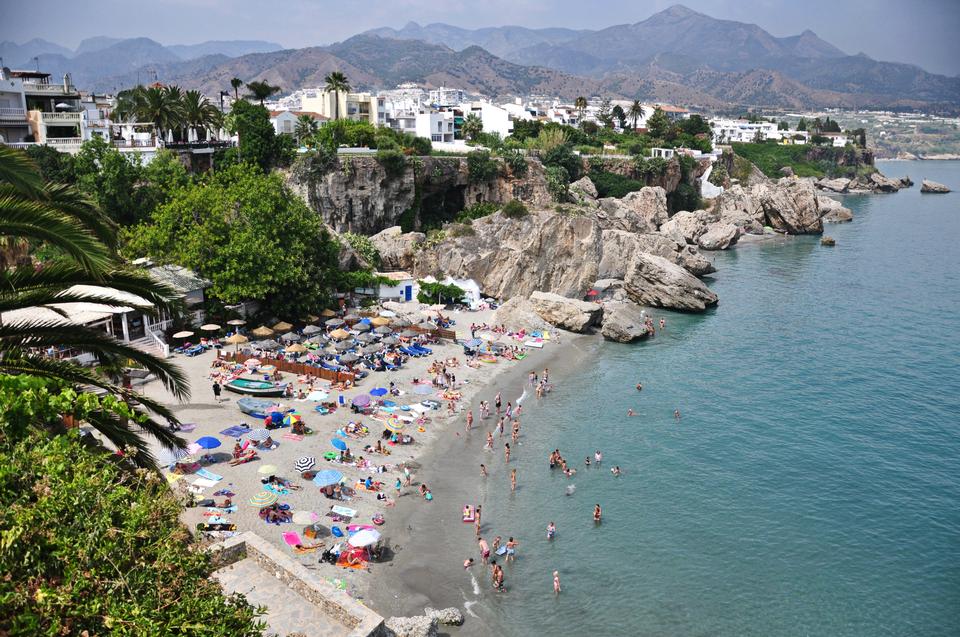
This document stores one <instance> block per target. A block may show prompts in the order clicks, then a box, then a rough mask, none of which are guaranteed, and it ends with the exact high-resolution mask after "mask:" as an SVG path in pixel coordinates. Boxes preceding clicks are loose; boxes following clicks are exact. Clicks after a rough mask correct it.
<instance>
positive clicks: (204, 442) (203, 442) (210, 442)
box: [197, 436, 222, 449]
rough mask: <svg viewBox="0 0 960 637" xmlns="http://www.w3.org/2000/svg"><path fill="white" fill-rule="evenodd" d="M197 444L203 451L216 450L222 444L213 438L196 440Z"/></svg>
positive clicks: (205, 437) (207, 437)
mask: <svg viewBox="0 0 960 637" xmlns="http://www.w3.org/2000/svg"><path fill="white" fill-rule="evenodd" d="M197 444H198V445H200V447H201V448H203V449H216V448H217V447H219V446H220V445H221V444H222V443H221V442H220V441H219V440H217V439H216V438H214V437H213V436H204V437H203V438H200V439H198V440H197Z"/></svg>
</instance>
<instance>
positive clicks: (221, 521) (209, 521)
mask: <svg viewBox="0 0 960 637" xmlns="http://www.w3.org/2000/svg"><path fill="white" fill-rule="evenodd" d="M207 524H230V520H228V519H227V518H225V517H223V516H220V515H215V516H213V517H210V518H207Z"/></svg>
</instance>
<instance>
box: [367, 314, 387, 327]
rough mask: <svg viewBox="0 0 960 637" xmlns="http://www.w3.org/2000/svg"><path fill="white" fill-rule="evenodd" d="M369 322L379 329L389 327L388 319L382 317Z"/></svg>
mask: <svg viewBox="0 0 960 637" xmlns="http://www.w3.org/2000/svg"><path fill="white" fill-rule="evenodd" d="M370 322H371V323H373V324H374V325H376V326H377V327H380V326H381V325H390V319H388V318H386V317H383V316H378V317H377V318H375V319H370Z"/></svg>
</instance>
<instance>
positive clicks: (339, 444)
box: [330, 438, 347, 451]
mask: <svg viewBox="0 0 960 637" xmlns="http://www.w3.org/2000/svg"><path fill="white" fill-rule="evenodd" d="M330 444H331V445H333V448H334V449H336V450H338V451H346V450H347V443H345V442H344V441H343V440H340V439H339V438H333V439H332V440H331V441H330Z"/></svg>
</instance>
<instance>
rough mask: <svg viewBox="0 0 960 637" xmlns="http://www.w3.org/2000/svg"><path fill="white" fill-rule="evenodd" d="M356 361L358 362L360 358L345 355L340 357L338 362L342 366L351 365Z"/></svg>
mask: <svg viewBox="0 0 960 637" xmlns="http://www.w3.org/2000/svg"><path fill="white" fill-rule="evenodd" d="M358 360H360V357H359V356H357V355H356V354H350V353H347V354H344V355H343V356H341V357H340V362H341V363H343V364H344V365H351V364H353V363H356V362H357V361H358Z"/></svg>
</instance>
